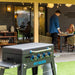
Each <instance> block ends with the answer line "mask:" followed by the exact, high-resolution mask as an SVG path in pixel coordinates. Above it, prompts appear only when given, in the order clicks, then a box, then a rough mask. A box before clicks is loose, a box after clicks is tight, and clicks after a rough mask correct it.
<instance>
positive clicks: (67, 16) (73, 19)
mask: <svg viewBox="0 0 75 75" xmlns="http://www.w3.org/2000/svg"><path fill="white" fill-rule="evenodd" d="M58 9H59V10H60V11H61V12H62V15H61V16H60V17H59V23H60V27H61V30H62V31H66V29H67V28H68V27H69V25H70V24H74V25H75V5H73V6H72V7H69V8H68V7H66V6H65V5H62V6H61V7H60V8H58ZM56 10H57V7H56V5H55V7H54V8H52V9H50V8H48V15H47V16H48V26H49V19H50V17H51V15H52V14H53V13H54V12H55V11H56ZM48 29H49V28H48Z"/></svg>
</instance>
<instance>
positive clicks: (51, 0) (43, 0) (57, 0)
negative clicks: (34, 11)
mask: <svg viewBox="0 0 75 75" xmlns="http://www.w3.org/2000/svg"><path fill="white" fill-rule="evenodd" d="M0 2H30V3H34V2H38V3H60V4H67V3H68V4H75V0H0Z"/></svg>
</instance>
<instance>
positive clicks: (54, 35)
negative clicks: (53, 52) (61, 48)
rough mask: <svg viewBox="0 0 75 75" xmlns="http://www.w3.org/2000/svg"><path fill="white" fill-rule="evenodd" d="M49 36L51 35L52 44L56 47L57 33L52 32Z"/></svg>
mask: <svg viewBox="0 0 75 75" xmlns="http://www.w3.org/2000/svg"><path fill="white" fill-rule="evenodd" d="M51 37H52V43H53V44H54V49H56V44H57V37H58V35H57V33H52V34H51Z"/></svg>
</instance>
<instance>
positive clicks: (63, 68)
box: [4, 61, 75, 75]
mask: <svg viewBox="0 0 75 75" xmlns="http://www.w3.org/2000/svg"><path fill="white" fill-rule="evenodd" d="M42 72H43V70H42V69H41V67H40V66H39V71H38V75H43V74H42ZM4 75H17V68H12V69H7V70H5V74H4ZM26 75H32V71H31V69H28V70H27V74H26ZM57 75H75V61H71V62H61V63H57Z"/></svg>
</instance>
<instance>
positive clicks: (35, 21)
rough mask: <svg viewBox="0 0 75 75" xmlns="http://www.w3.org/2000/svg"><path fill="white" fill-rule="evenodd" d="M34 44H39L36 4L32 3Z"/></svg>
mask: <svg viewBox="0 0 75 75" xmlns="http://www.w3.org/2000/svg"><path fill="white" fill-rule="evenodd" d="M34 42H35V43H38V42H39V21H38V3H34Z"/></svg>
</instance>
